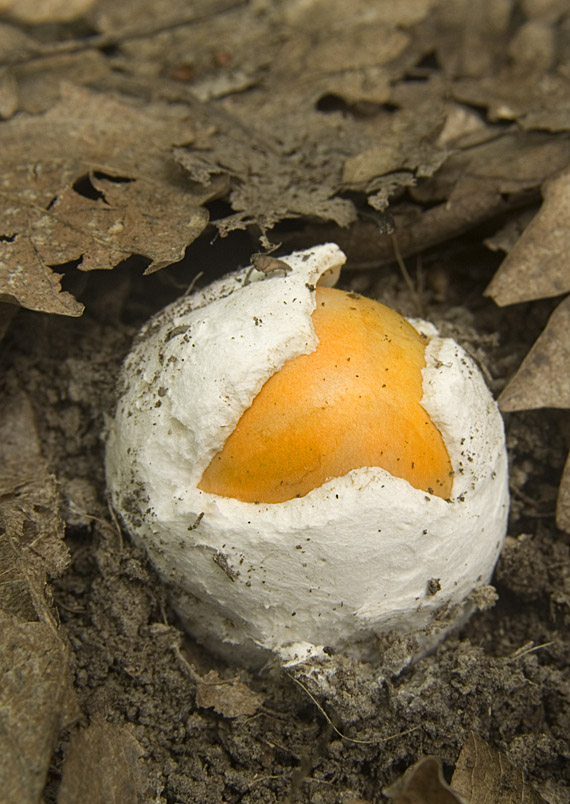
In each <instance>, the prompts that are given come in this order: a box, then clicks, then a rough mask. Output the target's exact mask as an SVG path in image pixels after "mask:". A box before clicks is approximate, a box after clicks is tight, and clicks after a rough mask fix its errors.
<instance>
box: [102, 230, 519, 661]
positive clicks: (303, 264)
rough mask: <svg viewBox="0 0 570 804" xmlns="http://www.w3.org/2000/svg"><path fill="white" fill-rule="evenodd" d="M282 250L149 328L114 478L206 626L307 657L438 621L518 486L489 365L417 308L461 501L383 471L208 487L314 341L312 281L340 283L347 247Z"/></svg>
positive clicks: (493, 556)
mask: <svg viewBox="0 0 570 804" xmlns="http://www.w3.org/2000/svg"><path fill="white" fill-rule="evenodd" d="M283 260H284V261H285V262H286V263H287V264H288V265H289V267H290V268H291V271H290V272H288V273H286V274H284V272H283V271H276V272H274V273H272V274H269V275H267V276H266V275H264V274H262V273H261V272H258V271H255V270H252V269H244V270H241V271H238V272H236V273H234V274H231V275H229V276H227V277H225V278H223V279H221V280H219V281H217V282H214V283H213V284H212V285H210V286H209V287H207V288H206V289H205V290H203V291H200V292H197V293H194V294H192V295H189V296H184V297H182V298H181V299H179V300H178V301H176V302H175V303H174V304H172V305H170V306H169V307H167V308H166V309H164V310H162V311H161V312H160V313H159V314H158V315H156V316H155V317H154V318H153V319H151V320H150V321H149V322H148V323H147V324H146V325H145V327H144V328H143V329H142V331H141V333H140V334H139V336H138V338H137V340H136V342H135V344H134V346H133V349H132V351H131V353H130V354H129V356H128V357H127V359H126V361H125V364H124V366H123V370H122V375H121V381H120V385H119V400H118V404H117V409H116V413H115V417H114V419H113V421H112V422H111V423H110V425H109V428H108V434H107V481H108V487H109V490H110V495H111V500H112V504H113V506H114V508H115V509H116V511H117V512H118V513H119V515H120V517H121V519H122V520H123V522H124V523H125V525H126V527H127V528H128V530H129V532H130V533H131V534H132V535H133V537H134V538H135V540H136V541H137V542H138V543H140V544H142V545H143V546H144V547H145V548H146V550H147V551H148V553H149V555H150V557H151V559H152V561H153V562H154V564H155V566H156V568H157V569H158V571H159V573H160V574H161V576H162V577H163V578H164V579H165V580H166V581H167V583H168V584H169V586H170V589H171V592H172V598H173V601H174V605H175V607H176V608H177V610H178V611H179V613H180V615H181V617H182V619H183V621H184V623H185V625H186V627H187V628H188V630H189V631H190V632H191V633H193V634H194V635H195V636H196V637H197V638H199V639H200V640H201V641H203V642H204V643H206V644H209V645H210V646H211V647H213V648H215V649H217V650H224V651H225V652H226V653H230V654H231V653H233V654H234V655H235V656H236V657H237V658H238V659H240V660H243V659H245V660H251V658H252V657H255V656H256V655H259V651H260V649H265V651H271V652H273V653H276V654H277V655H278V656H279V658H280V660H281V661H283V662H289V663H292V664H294V663H296V662H299V661H303V660H304V659H306V658H307V657H309V656H314V655H318V654H319V653H321V652H322V651H323V649H324V648H325V647H333V648H335V649H339V648H340V649H345V650H353V651H354V650H356V651H359V650H361V651H364V650H366V648H365V647H363V646H366V645H367V644H373V643H374V640H375V637H376V636H377V635H381V634H384V633H386V632H388V631H390V630H392V629H396V630H399V631H408V632H409V631H412V632H419V631H420V630H421V629H424V628H425V627H426V626H427V627H428V628H429V626H430V623H432V622H433V621H434V619H435V618H436V616H437V615H438V611H441V609H442V607H444V608H448V609H449V608H450V607H452V606H454V605H456V604H461V603H462V601H463V600H464V599H465V598H466V596H467V595H468V594H469V593H470V592H471V591H472V590H473V589H474V588H477V587H479V586H482V585H485V584H486V583H487V582H488V581H489V579H490V577H491V573H492V571H493V568H494V565H495V562H496V560H497V557H498V555H499V553H500V550H501V546H502V543H503V539H504V535H505V530H506V518H507V509H508V491H507V461H506V452H505V443H504V433H503V424H502V420H501V416H500V414H499V412H498V408H497V406H496V404H495V402H494V401H493V399H492V397H491V394H490V393H489V391H488V389H487V387H486V385H485V382H484V380H483V378H482V376H481V374H480V372H479V370H478V369H477V367H476V366H475V364H474V363H473V361H472V360H471V359H470V358H469V357H468V356H467V355H466V353H465V352H464V351H463V349H462V348H461V347H460V346H458V345H457V344H456V343H455V342H454V341H452V340H450V339H446V338H440V337H439V336H438V335H437V332H436V330H435V328H434V327H433V326H431V325H430V324H426V323H425V322H417V321H415V322H413V323H414V326H415V327H416V328H417V329H418V330H420V331H423V332H424V333H425V334H427V335H428V336H429V342H428V345H427V347H426V353H425V356H426V368H425V369H423V372H422V373H423V388H424V396H423V399H422V404H423V406H424V408H425V409H426V411H427V412H428V413H429V415H430V416H431V419H432V421H433V422H434V424H435V425H436V426H437V427H438V428H439V430H440V432H441V433H442V436H443V439H444V441H445V444H446V447H447V450H448V453H449V456H450V459H451V463H452V466H453V469H454V479H453V492H452V498H451V499H450V500H448V501H446V500H443V499H441V498H440V497H437V496H433V495H431V494H427V493H426V492H424V491H421V490H418V489H416V488H413V487H412V486H411V485H410V484H409V483H408V482H407V481H406V480H404V479H401V478H398V477H393V476H392V475H390V474H389V473H388V472H386V471H385V470H383V469H381V468H378V467H368V468H361V469H355V470H353V471H351V472H349V473H348V474H347V475H345V476H344V477H339V478H335V479H333V480H330V481H328V482H327V483H325V484H324V485H322V486H320V487H319V488H315V489H314V490H312V491H310V492H309V493H308V494H307V495H306V496H304V497H301V498H295V499H291V500H288V501H286V502H282V503H274V504H256V503H245V502H241V501H239V500H236V499H233V498H228V497H222V496H218V495H215V494H210V493H207V492H204V491H201V490H200V489H198V488H197V485H198V483H199V482H200V479H201V476H202V473H203V471H204V469H205V468H206V466H207V465H208V464H209V462H210V460H211V459H212V457H213V456H214V455H215V454H216V453H217V452H218V451H219V450H220V449H221V448H222V446H223V444H224V442H225V440H226V438H227V436H228V435H229V434H230V433H231V432H232V431H233V429H234V428H235V426H236V424H237V422H238V420H239V418H240V416H241V414H242V413H243V412H244V410H246V409H247V408H248V407H249V406H250V404H251V403H252V401H253V399H254V397H255V396H256V394H257V393H258V392H259V391H260V389H261V387H262V385H263V384H264V383H265V381H266V380H267V379H268V378H269V377H270V376H271V375H272V374H273V373H274V372H276V371H277V370H278V369H279V368H280V367H281V366H282V365H283V364H284V363H285V362H286V361H287V360H290V359H291V358H293V357H296V356H297V355H300V354H305V353H309V352H311V351H313V350H314V349H315V348H316V344H317V338H316V335H315V332H314V329H313V326H312V321H311V313H312V311H313V309H314V306H315V294H314V292H313V287H314V285H316V284H317V283H318V282H322V283H324V284H334V282H335V281H336V278H337V277H338V273H339V271H340V268H341V266H342V264H343V263H344V261H345V257H344V254H343V253H342V252H341V251H340V249H339V248H338V247H337V246H336V245H334V244H327V245H322V246H317V247H315V248H312V249H308V250H306V251H302V252H296V253H294V254H291V255H290V256H288V257H284V258H283ZM355 426H357V423H355ZM430 581H431V583H430ZM434 592H435V593H434Z"/></svg>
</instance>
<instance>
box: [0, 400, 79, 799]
mask: <svg viewBox="0 0 570 804" xmlns="http://www.w3.org/2000/svg"><path fill="white" fill-rule="evenodd" d="M0 407H1V409H0V566H1V568H2V572H1V577H0V778H1V779H2V800H3V801H6V802H9V803H10V804H12V802H14V804H16V802H17V803H18V804H21V802H28V801H29V802H35V801H39V800H40V796H41V791H42V789H43V786H44V783H45V778H46V774H47V771H48V768H49V763H50V760H51V755H52V752H53V750H54V748H55V746H56V744H57V740H58V737H59V733H60V730H61V729H62V728H63V726H64V725H65V724H67V723H69V721H70V719H72V718H73V717H74V716H75V707H76V702H75V693H74V692H73V689H72V687H71V684H70V679H69V645H68V643H67V641H66V640H65V638H64V637H63V636H62V634H61V633H60V631H59V629H58V627H57V619H56V617H55V614H54V612H53V610H52V606H51V603H50V600H49V597H48V594H47V591H48V587H47V581H48V577H49V576H57V575H59V574H61V573H62V572H63V571H64V569H65V568H66V567H67V565H68V562H69V557H68V554H67V550H66V548H65V546H64V543H63V523H62V521H61V519H60V517H59V515H58V505H59V499H58V494H57V489H56V486H55V481H54V479H53V477H52V476H51V475H49V473H48V471H47V466H46V463H45V461H44V460H43V458H42V457H41V455H40V451H39V443H38V438H37V435H36V431H35V422H34V416H33V413H32V409H31V406H30V403H29V401H28V399H27V398H26V396H25V395H23V394H22V393H19V392H17V391H16V392H14V393H13V394H11V395H10V396H9V397H8V398H7V399H5V400H4V401H3V403H2V405H1V406H0Z"/></svg>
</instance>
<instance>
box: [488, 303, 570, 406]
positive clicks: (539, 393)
mask: <svg viewBox="0 0 570 804" xmlns="http://www.w3.org/2000/svg"><path fill="white" fill-rule="evenodd" d="M569 365H570V296H568V297H566V299H564V301H563V302H561V303H560V304H559V305H558V307H557V308H556V310H555V311H554V312H553V313H552V315H551V316H550V319H549V321H548V324H547V325H546V328H545V330H544V332H543V333H542V334H541V335H540V337H539V338H538V340H537V341H536V343H535V344H534V346H533V347H532V349H531V350H530V352H529V353H528V355H527V356H526V357H525V359H524V360H523V363H522V365H521V366H520V368H519V370H518V371H517V373H516V374H515V376H514V377H513V379H512V380H511V381H510V382H509V384H508V385H507V387H506V388H505V390H504V391H503V392H502V394H501V396H500V397H499V404H500V406H501V408H502V409H503V410H508V411H512V410H533V409H535V408H570V372H569V370H568V366H569Z"/></svg>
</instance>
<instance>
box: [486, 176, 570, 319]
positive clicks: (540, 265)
mask: <svg viewBox="0 0 570 804" xmlns="http://www.w3.org/2000/svg"><path fill="white" fill-rule="evenodd" d="M543 197H544V201H543V204H542V206H541V208H540V210H539V212H538V213H537V214H536V216H535V217H534V218H533V219H532V221H531V222H530V223H529V225H528V226H527V228H526V229H525V230H524V232H523V233H522V235H521V237H520V238H519V239H518V240H517V242H516V243H515V245H514V246H513V248H512V249H511V250H510V252H509V254H508V255H507V256H506V257H505V259H504V260H503V262H502V264H501V266H500V268H499V269H498V271H497V273H496V274H495V276H494V277H493V279H492V280H491V283H490V284H489V286H488V288H487V290H486V291H485V293H486V295H488V296H491V298H492V299H493V300H494V301H495V302H496V303H497V304H498V305H499V306H500V307H504V306H505V305H509V304H517V303H519V302H524V301H530V300H532V299H544V298H546V297H549V296H558V295H559V294H561V293H566V292H567V291H568V290H570V269H569V267H568V255H569V254H570V169H567V170H565V171H564V172H563V173H561V174H560V175H559V176H558V177H556V178H555V179H552V180H551V181H548V182H546V183H545V185H544V187H543Z"/></svg>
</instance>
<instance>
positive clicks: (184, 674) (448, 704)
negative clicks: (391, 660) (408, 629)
mask: <svg viewBox="0 0 570 804" xmlns="http://www.w3.org/2000/svg"><path fill="white" fill-rule="evenodd" d="M282 234H284V236H286V234H287V233H282ZM212 236H213V234H212V232H211V231H207V232H206V233H205V235H204V236H202V237H201V238H200V239H199V241H197V242H196V243H195V244H193V245H192V246H191V247H190V248H189V249H188V254H187V257H186V260H185V261H184V262H183V263H181V264H179V265H178V266H176V267H173V268H170V269H166V270H164V271H162V272H159V273H158V274H156V275H153V276H150V277H143V276H141V265H140V263H139V262H137V260H135V259H132V260H130V261H128V262H126V263H124V264H122V265H121V266H119V267H118V268H117V269H116V270H114V271H113V272H93V273H91V274H88V275H80V277H79V281H78V280H77V278H76V275H75V274H74V275H71V274H70V276H68V277H66V278H65V279H64V285H65V287H66V289H69V290H72V291H73V292H74V293H76V294H77V295H78V296H79V298H80V299H81V301H83V302H84V303H85V304H86V306H87V312H86V314H85V315H84V316H83V317H82V318H79V319H67V318H62V317H56V316H44V315H41V314H34V313H31V312H26V311H21V312H20V313H19V314H18V316H17V317H16V319H15V320H14V322H13V323H12V326H11V329H10V331H9V333H8V335H7V336H6V339H5V342H4V343H5V346H4V352H3V358H2V362H3V364H4V370H6V371H7V372H8V374H7V376H8V377H9V379H10V381H15V378H17V381H18V383H19V385H20V386H21V387H22V388H23V389H24V390H25V391H26V392H27V393H28V395H29V396H30V398H31V400H32V402H33V405H34V409H35V413H36V418H37V422H38V428H39V432H40V436H41V441H42V445H43V452H44V455H45V456H46V457H47V458H48V460H49V461H50V466H51V470H52V471H53V472H54V473H55V475H56V477H57V480H58V483H59V487H60V490H61V499H62V515H63V517H64V519H65V521H66V525H67V535H66V541H67V545H68V547H69V549H70V551H71V555H72V563H71V565H70V567H69V569H68V571H67V572H66V573H65V574H64V575H63V576H62V577H61V578H59V579H58V580H57V581H55V582H54V595H55V601H56V604H57V607H58V609H59V614H60V618H61V622H62V625H63V628H64V630H65V632H66V634H67V636H68V638H69V642H70V645H71V649H72V672H73V678H74V686H75V689H76V692H77V695H78V702H79V707H80V712H81V715H80V717H79V720H78V723H79V725H86V724H87V723H97V722H106V723H111V724H116V725H118V726H120V727H123V728H124V729H126V731H127V732H128V733H130V735H131V736H132V737H133V738H134V739H135V740H136V741H137V743H138V746H139V749H140V756H141V758H140V760H139V761H138V765H139V766H140V767H139V772H138V776H137V780H136V781H135V782H134V788H136V796H134V795H133V801H134V800H136V799H137V797H138V800H140V801H156V802H163V803H164V804H166V803H167V802H168V804H174V802H185V803H188V804H189V803H190V802H197V803H198V804H220V802H228V804H229V802H232V803H233V802H242V803H243V804H257V803H259V804H261V802H264V804H273V803H274V802H299V804H301V803H303V804H304V803H305V802H311V804H333V802H334V803H336V802H343V803H344V804H349V802H352V804H356V803H357V802H380V801H383V800H385V799H384V797H383V795H382V789H383V788H384V787H385V786H387V785H389V784H391V783H392V782H393V781H394V780H395V779H396V778H397V777H398V776H400V775H401V774H402V773H403V772H404V770H405V769H406V768H407V767H408V766H409V765H410V764H412V763H413V762H415V761H416V760H417V759H419V758H420V757H421V756H423V755H426V754H431V755H435V756H437V757H439V758H440V759H441V761H442V763H443V769H444V775H445V776H446V778H447V779H448V780H449V779H450V777H451V773H452V770H453V767H454V765H455V763H456V760H457V758H458V755H459V752H460V750H461V747H462V745H463V744H464V743H465V741H466V739H467V737H468V735H469V734H470V733H471V732H475V733H476V734H477V735H479V737H480V738H482V739H483V740H485V741H486V742H487V743H488V744H489V745H491V746H493V747H494V748H496V749H498V750H500V751H502V752H504V754H506V756H507V757H508V759H509V760H510V761H511V762H512V763H513V764H514V765H515V766H516V767H518V768H519V769H520V770H521V771H523V773H524V774H525V778H526V779H527V780H528V781H529V782H530V783H532V784H533V785H534V787H535V789H536V790H537V791H538V792H539V793H540V794H541V795H542V796H543V798H544V799H545V800H546V801H548V802H550V803H551V804H564V803H565V802H568V801H569V800H570V763H569V762H568V759H569V755H570V725H569V724H570V673H569V667H570V661H569V657H570V635H569V631H568V625H569V623H570V537H569V536H568V534H565V533H562V532H561V531H559V530H557V528H556V527H555V525H554V506H555V501H556V492H557V485H558V482H559V479H560V475H561V472H562V467H563V463H564V460H565V457H566V453H567V447H568V435H569V432H568V431H569V428H568V416H567V414H566V413H565V412H562V411H554V410H539V411H533V412H529V413H517V414H510V415H507V416H506V422H505V423H506V430H507V440H508V446H509V451H510V460H511V491H512V507H511V517H510V523H509V531H508V532H509V536H508V538H507V542H506V545H505V549H504V551H503V553H502V556H501V558H500V560H499V563H498V566H497V569H496V574H495V578H494V581H493V583H494V586H495V588H496V591H497V593H498V599H497V602H496V603H495V605H494V606H492V607H491V608H489V609H488V610H486V611H482V612H480V613H478V614H476V615H475V616H474V617H473V618H472V619H471V620H470V621H469V622H468V623H467V625H465V626H464V628H463V629H462V630H461V632H459V633H457V634H454V635H452V636H450V637H448V638H447V639H446V641H445V642H444V643H443V644H441V645H440V646H439V648H438V649H437V650H436V651H435V652H434V653H432V654H431V655H429V656H426V657H424V658H422V659H421V660H419V661H417V662H416V663H415V664H414V665H413V666H411V667H408V668H407V669H405V670H404V671H403V672H401V673H400V674H399V675H395V676H392V675H390V673H388V672H386V671H385V668H383V667H381V666H380V667H379V666H371V665H367V664H360V663H358V662H356V661H354V660H350V659H349V658H347V657H337V660H336V661H337V665H336V667H337V687H338V689H337V693H338V694H337V700H336V702H335V701H320V702H317V701H315V699H314V698H313V697H312V696H311V695H310V693H309V691H308V690H307V689H305V688H303V686H302V685H301V684H300V683H299V682H298V680H295V678H293V677H292V676H291V675H290V674H288V673H287V672H285V671H283V670H281V669H279V668H277V667H274V666H271V667H266V668H265V669H264V670H263V671H262V672H260V673H259V674H256V675H253V674H251V673H249V672H247V671H245V670H243V669H240V668H239V667H236V666H231V665H229V664H227V663H223V662H221V661H220V660H219V659H217V658H216V657H215V656H213V655H211V654H210V653H209V652H208V649H207V645H206V646H200V645H197V644H196V643H195V642H194V641H193V640H192V639H191V638H190V637H189V636H187V635H185V634H184V633H182V631H181V630H180V629H179V627H178V625H177V622H176V618H175V616H174V614H173V612H172V611H171V610H170V608H169V604H168V600H167V596H166V592H165V590H164V588H163V587H162V585H161V583H160V581H159V580H158V578H157V576H156V575H155V573H154V571H153V568H152V567H151V566H150V565H149V563H148V561H147V559H146V557H145V555H144V553H143V552H141V550H140V549H138V548H137V547H135V546H134V545H133V543H132V542H131V540H130V538H129V534H128V533H124V532H121V530H120V529H119V527H118V525H117V522H116V520H115V519H114V518H113V517H112V515H111V512H110V511H109V508H108V506H107V501H106V494H105V481H104V445H103V441H102V432H103V430H104V422H105V417H106V416H108V415H111V413H112V411H113V405H114V387H115V379H116V376H117V373H118V369H119V366H120V363H121V361H122V359H123V357H124V356H125V354H126V352H127V351H128V349H129V345H130V342H131V340H132V338H133V336H134V335H135V333H136V331H137V329H138V327H139V326H140V325H141V324H142V323H143V322H144V321H145V320H146V318H147V317H148V316H150V315H151V314H152V313H153V312H155V311H156V310H157V309H159V308H160V307H161V306H163V305H164V304H166V303H168V302H169V301H171V300H173V299H174V298H175V297H176V296H177V295H179V294H180V293H181V292H183V291H184V289H185V288H186V287H187V285H188V283H189V281H190V280H191V278H192V277H193V276H195V275H196V274H197V273H198V272H199V271H202V270H203V271H205V275H204V276H203V277H202V278H201V279H200V282H201V283H204V282H206V281H209V280H211V279H212V278H213V276H214V275H218V274H220V273H223V272H226V271H228V270H232V269H234V268H236V267H238V265H239V264H240V263H241V264H242V265H243V264H247V261H248V258H249V255H250V253H251V252H252V251H255V250H256V248H255V246H254V244H253V242H250V241H249V240H248V238H247V236H246V234H245V233H236V234H234V235H230V236H229V237H228V238H226V239H224V240H217V241H216V242H214V243H213V244H212V243H211V240H212ZM277 239H279V237H277ZM307 245H311V244H310V243H307ZM454 249H455V253H454V255H453V258H452V257H451V256H450V255H449V254H447V253H438V254H432V255H431V256H430V257H429V259H428V260H427V261H426V262H425V264H424V267H423V270H422V271H421V272H420V271H416V272H415V273H414V276H413V278H414V281H415V282H416V284H417V287H418V288H419V296H420V298H421V302H422V305H423V308H424V309H423V314H424V315H425V316H426V317H427V318H429V319H431V320H433V321H434V322H435V323H436V324H437V325H438V326H440V327H441V328H442V330H443V331H444V332H445V333H446V334H448V333H452V334H454V336H455V337H456V338H457V339H458V340H460V341H461V342H462V343H463V345H464V346H466V347H467V349H468V350H469V351H470V352H471V353H472V354H473V355H474V356H475V357H476V359H477V360H478V361H479V363H480V364H481V366H482V368H483V370H484V372H485V374H486V376H487V378H488V380H489V382H490V385H491V387H492V390H493V391H494V392H495V393H498V392H499V391H500V390H501V388H502V387H503V386H504V385H505V384H506V381H507V380H508V378H509V377H510V376H512V374H513V373H514V370H515V369H516V367H517V366H518V365H519V364H520V362H521V360H522V357H523V356H524V354H525V353H526V352H527V351H528V349H529V347H530V345H531V344H532V342H533V341H534V340H535V338H536V337H537V336H538V334H539V333H540V331H541V328H542V327H543V326H544V324H545V322H546V320H547V317H548V314H549V313H550V312H551V310H552V309H553V307H554V302H552V301H544V302H534V303H532V304H524V305H518V306H516V307H514V308H508V309H499V308H497V307H496V306H495V305H494V304H493V302H492V301H491V300H489V299H487V298H485V297H484V296H483V290H484V287H485V285H486V284H487V283H488V281H489V280H490V279H491V277H492V275H493V272H494V270H495V268H496V264H497V262H496V259H495V257H493V256H492V255H489V253H488V252H486V251H484V250H482V249H479V248H478V247H477V246H474V245H473V244H472V243H470V242H465V243H463V244H459V246H458V245H457V244H455V245H454ZM349 257H350V255H349ZM212 264H216V265H223V266H224V268H223V270H216V271H212V270H211V269H210V268H209V266H210V265H212ZM453 266H460V267H453ZM343 283H344V286H345V287H349V288H352V289H355V290H358V291H359V292H364V293H367V294H368V295H372V296H374V297H376V298H379V299H381V300H382V301H384V302H385V303H387V304H390V305H392V306H394V307H396V308H398V309H400V310H401V311H402V312H404V313H405V314H411V315H415V314H417V312H418V311H417V309H416V300H415V297H414V296H413V295H412V294H410V292H409V290H408V288H407V286H406V283H405V282H404V281H403V279H402V278H401V275H400V274H399V272H398V270H397V269H396V268H394V267H387V268H385V269H382V270H374V271H372V270H368V271H356V270H355V271H353V272H352V273H351V272H350V270H348V271H346V272H345V275H344V279H343ZM211 671H216V672H217V674H218V675H217V676H213V675H210V676H208V678H209V679H214V681H213V682H211V686H212V687H214V688H215V689H216V691H217V696H216V695H215V696H214V697H213V698H208V697H207V696H206V697H204V690H205V689H206V688H207V686H208V682H206V687H204V682H203V679H204V677H205V676H206V675H207V674H208V673H210V672H211ZM220 679H221V680H223V681H225V682H226V685H225V686H224V685H223V684H221V685H220V684H219V683H218V682H219V680H220ZM236 689H239V690H241V691H242V692H245V693H246V694H250V693H257V694H258V695H257V696H254V698H253V700H254V701H257V704H255V705H254V706H252V707H251V708H252V712H253V713H250V714H239V712H240V711H241V712H243V711H244V707H241V709H240V706H238V707H237V711H238V714H236V713H235V712H234V711H232V706H231V701H230V698H231V695H232V694H234V693H235V692H236ZM212 701H213V705H212ZM76 728H77V726H71V727H70V728H69V730H68V731H66V732H65V734H64V737H63V739H62V741H61V743H60V746H59V748H58V750H57V752H56V754H55V755H54V757H53V763H52V768H51V770H50V776H49V781H48V785H47V788H46V791H45V801H46V802H47V803H49V802H55V801H56V800H57V796H58V790H59V789H60V786H61V777H62V769H63V768H64V765H65V758H66V757H67V756H69V745H70V744H71V739H72V736H73V734H74V731H75V729H76ZM505 800H506V799H505Z"/></svg>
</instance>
